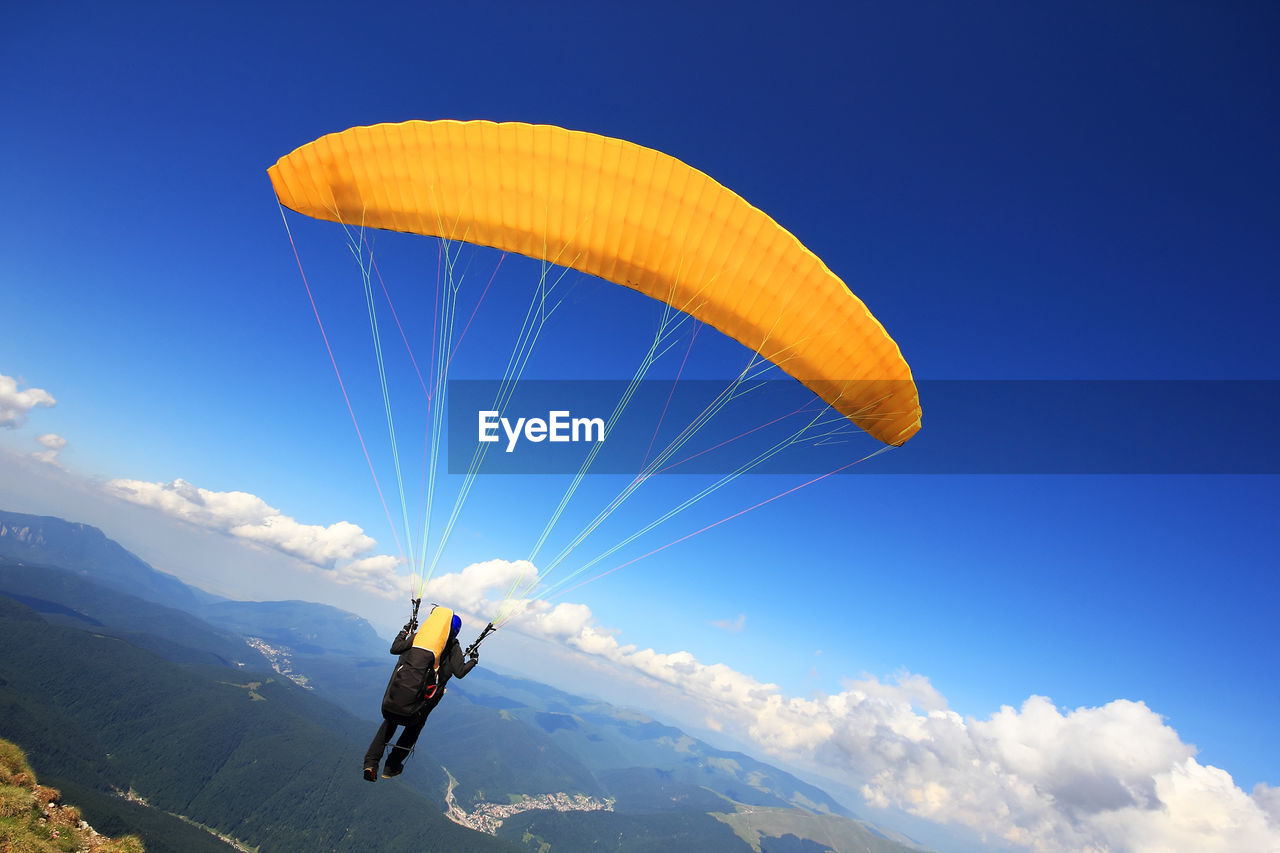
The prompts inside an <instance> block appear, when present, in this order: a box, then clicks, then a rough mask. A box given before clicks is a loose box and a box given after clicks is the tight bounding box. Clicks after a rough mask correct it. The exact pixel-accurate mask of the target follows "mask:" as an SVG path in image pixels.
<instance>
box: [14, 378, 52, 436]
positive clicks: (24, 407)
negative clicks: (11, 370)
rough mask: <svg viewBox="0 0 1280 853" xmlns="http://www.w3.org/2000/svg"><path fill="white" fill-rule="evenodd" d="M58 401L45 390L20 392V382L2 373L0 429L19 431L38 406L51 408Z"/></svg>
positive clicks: (28, 389) (33, 389)
mask: <svg viewBox="0 0 1280 853" xmlns="http://www.w3.org/2000/svg"><path fill="white" fill-rule="evenodd" d="M57 402H58V401H57V400H55V399H53V395H51V394H50V393H49V392H48V391H45V390H44V389H43V388H27V389H26V390H24V391H19V390H18V380H16V379H14V378H13V377H12V376H6V375H4V374H3V373H0V427H4V428H5V429H17V428H18V427H20V426H22V425H23V424H25V423H26V422H27V414H28V413H29V412H30V411H31V410H32V409H34V408H35V407H36V406H44V407H45V408H49V407H51V406H53V405H54V404H55V403H57Z"/></svg>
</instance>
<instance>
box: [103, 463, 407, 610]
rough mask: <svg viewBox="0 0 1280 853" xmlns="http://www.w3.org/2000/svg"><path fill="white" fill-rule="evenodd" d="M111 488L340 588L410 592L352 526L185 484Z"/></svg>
mask: <svg viewBox="0 0 1280 853" xmlns="http://www.w3.org/2000/svg"><path fill="white" fill-rule="evenodd" d="M105 488H106V490H107V492H109V493H110V494H112V495H114V496H116V497H118V498H122V499H124V500H126V501H129V502H131V503H135V504H138V505H141V506H146V507H151V508H153V509H157V510H159V511H161V512H163V513H165V514H167V515H170V516H173V517H174V518H179V519H182V520H183V521H186V522H188V523H190V524H194V525H196V526H198V527H203V528H206V529H209V530H215V531H218V532H221V533H225V534H227V535H229V536H233V537H235V538H236V539H241V540H244V541H247V542H252V543H254V544H257V545H260V546H262V547H264V548H269V549H271V550H273V551H278V552H280V553H282V554H287V555H289V556H291V557H294V558H296V559H298V560H300V561H302V562H303V563H304V564H305V565H307V566H310V567H313V568H317V569H323V570H326V574H327V575H328V576H329V577H331V578H333V579H334V580H337V581H338V582H340V583H346V584H352V585H355V586H359V587H361V588H363V589H365V590H368V591H370V592H374V593H377V594H379V595H382V596H384V597H387V598H399V597H400V596H402V595H404V594H405V591H406V589H407V586H408V581H407V579H406V578H405V577H404V576H402V575H400V574H398V573H397V567H398V566H399V564H400V561H399V560H397V559H396V558H395V557H391V556H387V555H370V552H371V551H373V550H374V549H375V548H376V547H377V544H378V543H377V542H375V541H374V540H373V539H372V538H371V537H369V536H366V535H365V532H364V531H363V530H362V529H361V528H360V527H359V526H358V525H355V524H352V523H351V522H349V521H339V522H335V523H334V524H330V525H328V526H325V525H318V524H303V523H301V522H299V521H297V520H296V519H294V518H290V517H289V516H287V515H284V514H282V513H281V512H280V511H279V510H277V509H275V508H274V507H272V506H270V505H268V504H267V502H266V501H264V500H263V499H262V498H260V497H257V496H256V495H251V494H249V493H248V492H214V491H210V490H208V489H201V488H198V487H196V486H193V485H192V484H190V483H188V482H187V481H186V480H181V479H179V480H174V481H173V482H171V483H146V482H142V481H140V480H111V481H109V482H107V483H106V485H105Z"/></svg>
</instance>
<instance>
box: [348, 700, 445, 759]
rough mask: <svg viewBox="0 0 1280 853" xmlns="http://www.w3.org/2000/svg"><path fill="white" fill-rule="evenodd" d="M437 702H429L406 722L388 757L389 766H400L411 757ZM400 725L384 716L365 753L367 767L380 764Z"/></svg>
mask: <svg viewBox="0 0 1280 853" xmlns="http://www.w3.org/2000/svg"><path fill="white" fill-rule="evenodd" d="M437 704H438V701H437V702H428V703H427V707H425V708H423V709H422V711H421V712H419V713H418V715H417V716H415V717H414V718H413V719H411V720H410V721H409V722H408V723H405V724H404V731H402V732H401V733H400V737H399V738H398V739H397V740H396V745H395V746H393V747H391V755H390V756H389V757H388V758H387V766H388V767H399V766H400V765H401V764H404V760H405V759H406V758H408V757H409V751H410V750H411V749H413V745H414V744H415V743H417V742H418V735H420V734H422V727H423V726H425V725H426V724H427V717H428V716H429V715H430V714H431V712H432V711H434V710H435V707H436V705H437ZM399 725H400V724H399V723H393V722H391V721H390V720H388V719H386V718H383V720H382V725H381V726H379V727H378V733H377V734H376V735H374V736H373V742H372V743H370V744H369V751H368V752H366V753H365V754H364V766H365V767H377V766H378V762H380V761H382V753H384V752H386V749H387V743H389V742H390V740H391V738H392V737H394V736H395V733H396V727H397V726H399Z"/></svg>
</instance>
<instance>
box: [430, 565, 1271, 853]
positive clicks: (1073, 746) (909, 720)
mask: <svg viewBox="0 0 1280 853" xmlns="http://www.w3.org/2000/svg"><path fill="white" fill-rule="evenodd" d="M533 571H534V569H533V567H532V566H530V565H529V564H528V563H507V562H505V561H501V560H494V561H490V562H488V563H480V564H477V565H475V566H470V567H468V568H467V569H466V570H464V571H463V572H461V573H458V574H457V575H446V576H442V577H440V578H437V579H436V580H435V581H433V582H432V583H433V587H432V588H433V589H435V590H438V591H439V592H440V593H441V597H440V600H450V601H451V600H452V599H450V598H449V596H448V595H445V593H446V592H448V593H455V592H456V593H458V594H459V596H460V598H459V600H463V599H465V601H466V602H467V605H468V609H470V610H472V612H484V613H491V612H493V609H492V608H493V607H494V601H495V600H496V599H494V598H490V597H488V596H489V593H496V594H497V595H496V597H497V598H500V597H501V595H502V594H503V593H505V591H506V590H507V589H508V588H509V587H510V583H511V580H512V579H514V578H515V577H531V576H533V575H532V574H531V573H532V572H533ZM464 579H465V580H464ZM486 607H487V608H488V609H487V610H486V609H485V608H486ZM516 613H517V615H516V616H515V617H514V618H513V619H512V624H513V625H514V626H517V627H518V628H519V629H520V630H522V631H525V632H527V633H530V634H533V635H536V636H541V637H543V638H546V639H549V640H552V641H557V642H559V643H561V644H562V645H563V646H567V647H570V648H572V649H576V650H578V651H580V652H582V653H585V654H588V655H592V656H594V657H596V658H600V659H603V660H605V661H608V662H610V663H612V664H614V665H615V666H617V667H620V668H623V670H624V671H630V672H632V673H636V674H639V675H640V676H641V677H643V678H647V679H651V680H652V681H656V682H659V683H660V684H661V685H663V687H664V689H666V690H670V691H677V692H678V693H680V694H682V695H683V696H684V697H685V699H686V700H688V701H689V702H690V703H691V704H692V706H693V709H692V712H691V713H693V714H697V715H698V716H697V718H698V719H703V720H705V721H707V722H706V725H708V726H710V727H712V728H715V729H717V730H723V731H725V732H727V733H731V734H736V735H738V736H746V737H749V738H750V739H751V740H752V741H753V742H754V743H756V744H757V745H758V746H759V747H760V748H761V749H763V750H765V751H767V752H769V753H772V754H774V755H775V756H778V757H780V758H782V759H785V760H790V761H796V762H800V763H804V764H808V765H809V766H812V767H815V768H817V767H821V768H825V770H826V772H830V771H831V770H832V769H835V770H838V771H840V772H841V775H842V776H844V777H845V778H846V779H847V780H849V781H850V782H852V783H854V784H856V785H860V786H861V788H860V790H861V793H862V795H863V797H864V798H865V800H866V802H867V804H868V805H870V806H872V807H877V808H886V807H890V806H892V807H896V808H899V809H902V810H904V811H906V812H909V813H911V814H914V815H917V816H919V817H922V818H925V819H927V820H930V821H934V822H937V823H942V824H953V825H955V824H958V825H962V826H966V827H969V828H971V829H973V830H975V831H977V832H979V833H981V834H983V835H984V836H985V837H987V838H991V839H995V838H998V839H1001V840H1003V841H1004V842H1007V843H1011V844H1014V845H1017V846H1021V847H1024V848H1027V849H1030V850H1036V851H1059V850H1079V851H1092V853H1102V851H1107V852H1108V853H1121V851H1132V852H1133V853H1146V851H1150V853H1157V851H1160V853H1171V852H1172V851H1182V850H1196V851H1217V850H1221V851H1237V850H1259V851H1260V850H1280V789H1277V788H1272V787H1269V786H1266V785H1260V786H1258V787H1256V788H1254V791H1253V794H1252V795H1250V794H1247V793H1245V792H1244V791H1243V790H1241V789H1240V788H1239V787H1238V786H1236V784H1235V782H1234V781H1233V780H1232V778H1231V776H1230V775H1229V774H1228V773H1226V772H1225V771H1223V770H1220V769H1218V768H1215V767H1206V766H1204V765H1201V764H1200V763H1199V762H1197V761H1196V759H1195V754H1196V749H1195V747H1193V746H1191V745H1190V744H1186V743H1183V742H1182V740H1181V738H1180V737H1179V736H1178V733H1177V732H1176V731H1174V730H1173V729H1172V728H1170V727H1169V726H1168V725H1166V724H1165V722H1164V720H1163V719H1162V718H1161V717H1160V716H1159V715H1158V714H1156V713H1155V712H1154V711H1152V710H1151V709H1150V708H1148V707H1147V706H1146V705H1145V704H1144V703H1142V702H1134V701H1129V700H1125V699H1118V700H1115V701H1113V702H1109V703H1107V704H1105V705H1103V706H1101V707H1096V708H1076V709H1073V710H1066V709H1060V708H1057V707H1055V706H1054V704H1053V703H1052V702H1051V701H1050V700H1049V699H1047V698H1045V697H1042V696H1032V697H1030V698H1028V699H1027V700H1025V701H1024V702H1023V703H1022V706H1021V707H1020V708H1017V709H1014V708H1012V707H1004V708H1001V709H1000V710H999V711H997V712H996V713H994V714H992V715H991V716H990V717H988V718H987V719H985V720H979V719H975V718H964V717H962V716H961V715H959V714H957V713H955V712H954V711H951V710H950V709H949V708H948V707H947V701H946V698H945V697H944V696H942V694H940V693H939V692H938V691H937V690H936V689H935V688H934V687H933V685H932V684H930V682H929V680H928V679H927V678H925V677H924V676H921V675H915V674H911V673H900V674H898V675H897V676H895V677H894V678H893V679H891V680H888V681H881V680H879V679H877V678H873V677H864V678H862V679H858V680H851V681H848V682H846V683H845V684H844V685H843V689H842V690H841V691H840V692H839V693H835V694H830V695H827V694H817V695H813V696H810V697H806V698H801V697H791V696H787V695H785V694H784V693H783V691H782V690H781V688H779V687H778V686H777V685H774V684H768V683H763V682H760V681H757V680H756V679H755V678H754V677H752V676H750V675H747V674H745V673H741V672H737V671H735V670H733V669H731V668H729V667H727V666H725V665H723V664H704V663H702V662H700V661H698V660H697V659H696V658H695V657H694V656H693V655H691V654H689V653H688V652H671V653H662V652H657V651H655V650H653V649H640V648H638V647H636V646H634V645H625V644H622V643H620V642H619V641H618V640H617V637H616V632H613V631H610V630H607V629H604V628H601V627H600V626H598V625H596V624H595V622H594V620H593V618H592V615H591V611H590V610H589V609H588V608H587V607H586V606H584V605H580V604H564V603H562V604H558V605H556V606H554V607H552V606H551V605H549V604H547V603H546V602H542V601H535V602H528V601H523V602H521V607H520V608H519V609H518V610H517V611H516Z"/></svg>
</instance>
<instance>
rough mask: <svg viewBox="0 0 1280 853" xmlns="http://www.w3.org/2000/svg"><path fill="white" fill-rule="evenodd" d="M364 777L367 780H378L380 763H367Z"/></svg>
mask: <svg viewBox="0 0 1280 853" xmlns="http://www.w3.org/2000/svg"><path fill="white" fill-rule="evenodd" d="M364 779H365V781H366V782H377V781H378V765H376V764H366V765H365V766H364Z"/></svg>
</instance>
